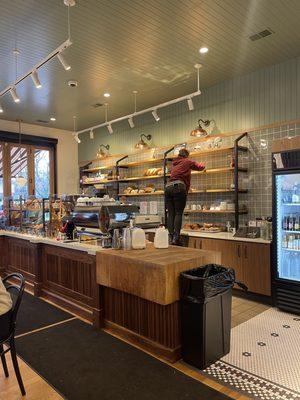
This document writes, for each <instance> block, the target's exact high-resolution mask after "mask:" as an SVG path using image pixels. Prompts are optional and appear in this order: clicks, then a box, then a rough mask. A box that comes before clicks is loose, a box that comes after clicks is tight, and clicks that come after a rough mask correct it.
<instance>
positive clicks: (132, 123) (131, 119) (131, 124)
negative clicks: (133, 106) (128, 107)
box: [128, 117, 134, 128]
mask: <svg viewBox="0 0 300 400" xmlns="http://www.w3.org/2000/svg"><path fill="white" fill-rule="evenodd" d="M128 123H129V126H130V128H134V122H133V118H132V117H130V118H128Z"/></svg>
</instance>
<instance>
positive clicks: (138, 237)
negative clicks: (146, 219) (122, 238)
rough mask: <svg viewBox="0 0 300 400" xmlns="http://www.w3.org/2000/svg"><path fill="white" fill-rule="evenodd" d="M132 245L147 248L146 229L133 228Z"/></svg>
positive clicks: (137, 247)
mask: <svg viewBox="0 0 300 400" xmlns="http://www.w3.org/2000/svg"><path fill="white" fill-rule="evenodd" d="M131 246H132V248H133V249H136V250H141V249H145V248H146V235H145V231H144V230H143V229H141V228H133V229H132V231H131Z"/></svg>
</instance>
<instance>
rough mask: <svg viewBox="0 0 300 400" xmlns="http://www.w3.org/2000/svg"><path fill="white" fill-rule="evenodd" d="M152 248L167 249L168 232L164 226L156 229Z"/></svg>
mask: <svg viewBox="0 0 300 400" xmlns="http://www.w3.org/2000/svg"><path fill="white" fill-rule="evenodd" d="M154 247H155V248H156V249H167V248H168V247H169V231H168V230H167V229H166V228H165V227H164V226H160V227H159V228H157V229H156V232H155V236H154Z"/></svg>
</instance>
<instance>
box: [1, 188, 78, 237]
mask: <svg viewBox="0 0 300 400" xmlns="http://www.w3.org/2000/svg"><path fill="white" fill-rule="evenodd" d="M77 197H78V196H76V195H74V196H73V195H71V196H70V195H68V196H61V197H58V196H56V195H54V196H50V197H49V198H40V199H38V198H36V197H35V196H29V197H28V198H24V197H22V196H19V197H17V198H5V199H4V201H3V209H2V210H1V214H0V224H1V227H2V229H6V230H11V231H18V232H23V233H29V234H32V235H37V236H47V237H57V235H58V233H59V232H61V231H62V228H63V226H64V224H65V223H66V222H67V221H68V220H69V219H68V216H70V215H71V213H72V211H73V209H74V207H75V204H76V199H77Z"/></svg>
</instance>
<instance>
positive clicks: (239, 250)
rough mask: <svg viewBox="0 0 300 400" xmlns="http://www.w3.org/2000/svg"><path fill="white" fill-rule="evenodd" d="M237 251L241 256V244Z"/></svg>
mask: <svg viewBox="0 0 300 400" xmlns="http://www.w3.org/2000/svg"><path fill="white" fill-rule="evenodd" d="M237 253H238V257H241V246H240V245H239V244H238V246H237Z"/></svg>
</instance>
